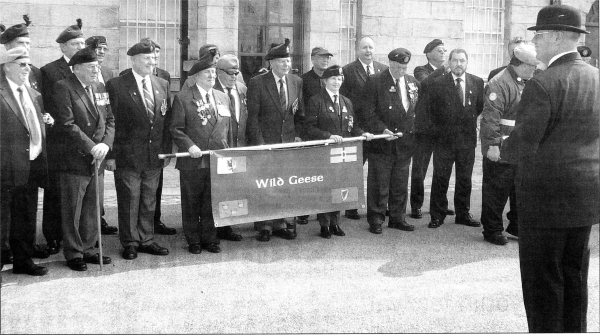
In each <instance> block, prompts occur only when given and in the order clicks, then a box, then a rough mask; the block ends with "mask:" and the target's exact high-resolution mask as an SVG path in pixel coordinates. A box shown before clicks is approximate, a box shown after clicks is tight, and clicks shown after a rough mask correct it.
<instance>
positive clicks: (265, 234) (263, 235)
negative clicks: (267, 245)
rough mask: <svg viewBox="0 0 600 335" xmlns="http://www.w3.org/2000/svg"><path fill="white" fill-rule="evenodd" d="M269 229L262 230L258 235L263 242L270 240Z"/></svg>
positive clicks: (258, 238) (257, 237)
mask: <svg viewBox="0 0 600 335" xmlns="http://www.w3.org/2000/svg"><path fill="white" fill-rule="evenodd" d="M269 235H270V233H269V231H268V230H261V231H260V233H259V234H258V235H257V236H256V239H257V240H259V241H261V242H269V240H270V239H271V237H270V236H269Z"/></svg>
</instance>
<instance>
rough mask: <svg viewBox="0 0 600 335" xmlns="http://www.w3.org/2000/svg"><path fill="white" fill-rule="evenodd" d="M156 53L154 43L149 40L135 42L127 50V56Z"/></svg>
mask: <svg viewBox="0 0 600 335" xmlns="http://www.w3.org/2000/svg"><path fill="white" fill-rule="evenodd" d="M151 53H154V44H151V43H149V42H139V43H136V44H134V45H133V46H132V47H131V48H129V50H127V56H135V55H137V54H151Z"/></svg>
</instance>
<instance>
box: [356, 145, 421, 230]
mask: <svg viewBox="0 0 600 335" xmlns="http://www.w3.org/2000/svg"><path fill="white" fill-rule="evenodd" d="M410 156H411V152H410V151H409V150H408V149H407V150H406V151H400V152H399V153H398V154H392V155H389V154H380V153H370V154H369V172H368V174H367V222H368V223H369V224H370V225H373V224H382V223H383V222H384V221H385V212H386V210H387V209H388V207H389V211H390V222H401V221H404V214H405V213H406V203H407V200H408V199H407V198H408V174H409V166H410Z"/></svg>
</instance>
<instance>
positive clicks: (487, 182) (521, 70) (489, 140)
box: [479, 44, 540, 245]
mask: <svg viewBox="0 0 600 335" xmlns="http://www.w3.org/2000/svg"><path fill="white" fill-rule="evenodd" d="M535 56H536V53H535V48H534V47H533V45H529V44H521V45H519V46H517V47H516V48H515V49H514V51H513V57H512V59H511V60H510V63H509V64H508V66H507V67H506V69H504V70H502V71H500V73H498V74H497V75H496V76H494V77H493V78H492V80H491V81H490V82H489V83H488V85H487V87H486V91H485V95H484V104H483V112H482V113H481V121H480V131H479V137H480V139H481V153H482V155H483V187H482V189H483V191H482V197H481V202H482V206H481V208H482V210H481V224H482V225H483V238H484V240H485V241H487V242H490V243H492V244H496V245H505V244H507V243H508V239H507V238H506V236H504V235H503V234H502V232H503V231H504V225H503V222H502V213H503V211H504V207H505V206H506V201H507V200H508V199H509V198H510V211H509V212H508V213H507V215H506V216H507V218H508V220H509V223H508V225H507V227H506V232H507V233H509V234H511V235H513V236H518V231H519V230H518V215H517V213H518V211H517V199H516V194H515V175H516V172H517V169H516V166H515V165H513V164H508V163H507V162H506V161H505V160H504V159H502V155H501V152H500V145H501V144H502V142H503V141H504V139H506V138H508V137H509V136H510V134H511V132H512V130H513V128H514V124H515V118H516V116H517V114H516V113H517V107H518V106H519V102H520V101H521V92H522V91H523V88H524V87H525V82H526V81H527V80H529V79H531V77H533V74H534V72H535V70H536V66H537V64H538V63H539V62H540V61H539V60H537V59H536V58H535Z"/></svg>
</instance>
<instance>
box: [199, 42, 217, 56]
mask: <svg viewBox="0 0 600 335" xmlns="http://www.w3.org/2000/svg"><path fill="white" fill-rule="evenodd" d="M206 54H209V55H211V56H212V57H215V56H216V55H220V54H221V53H220V52H219V47H218V46H216V45H214V44H205V45H203V46H201V47H200V49H199V50H198V57H200V58H202V56H203V55H206Z"/></svg>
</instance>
